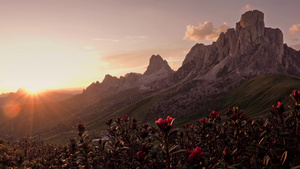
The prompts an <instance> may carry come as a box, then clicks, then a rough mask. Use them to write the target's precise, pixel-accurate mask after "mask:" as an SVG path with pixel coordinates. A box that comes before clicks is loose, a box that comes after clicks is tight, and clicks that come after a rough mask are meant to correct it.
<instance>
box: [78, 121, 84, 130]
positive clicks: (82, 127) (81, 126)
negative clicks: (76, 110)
mask: <svg viewBox="0 0 300 169" xmlns="http://www.w3.org/2000/svg"><path fill="white" fill-rule="evenodd" d="M84 129H85V127H84V126H83V124H82V123H79V124H78V130H79V131H82V132H83V131H84Z"/></svg>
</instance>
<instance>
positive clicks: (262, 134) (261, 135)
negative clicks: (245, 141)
mask: <svg viewBox="0 0 300 169" xmlns="http://www.w3.org/2000/svg"><path fill="white" fill-rule="evenodd" d="M266 133H267V130H265V131H264V132H262V133H261V134H260V136H259V137H263V136H264V135H265V134H266Z"/></svg>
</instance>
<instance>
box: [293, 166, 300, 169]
mask: <svg viewBox="0 0 300 169" xmlns="http://www.w3.org/2000/svg"><path fill="white" fill-rule="evenodd" d="M299 168H300V165H297V166H294V167H292V168H291V169H299Z"/></svg>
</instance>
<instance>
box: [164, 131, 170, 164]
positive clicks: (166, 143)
mask: <svg viewBox="0 0 300 169" xmlns="http://www.w3.org/2000/svg"><path fill="white" fill-rule="evenodd" d="M164 142H165V148H166V152H167V168H170V154H169V140H168V134H164Z"/></svg>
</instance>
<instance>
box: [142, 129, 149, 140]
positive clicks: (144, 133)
mask: <svg viewBox="0 0 300 169" xmlns="http://www.w3.org/2000/svg"><path fill="white" fill-rule="evenodd" d="M147 136H148V131H147V130H146V129H143V130H142V133H141V137H142V138H143V139H145V138H146V137H147Z"/></svg>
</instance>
